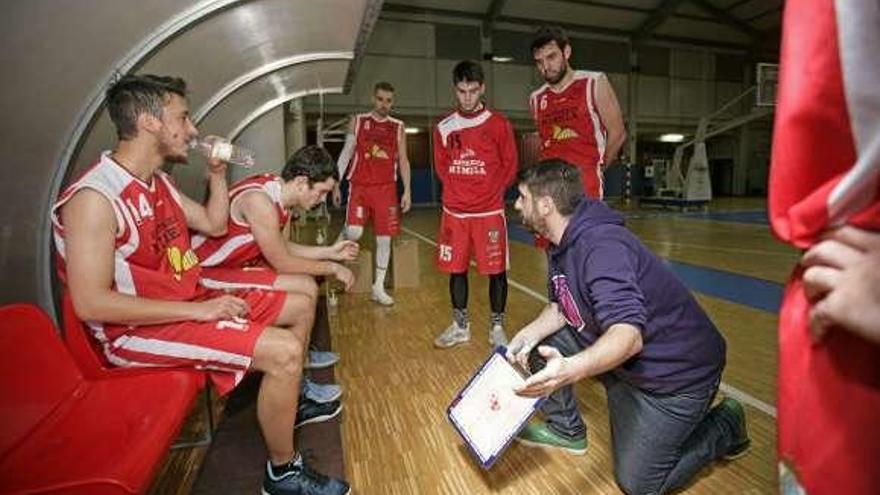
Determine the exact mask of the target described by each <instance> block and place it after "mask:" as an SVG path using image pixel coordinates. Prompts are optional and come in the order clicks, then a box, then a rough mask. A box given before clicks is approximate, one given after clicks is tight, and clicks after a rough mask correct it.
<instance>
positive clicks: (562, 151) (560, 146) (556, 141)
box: [529, 70, 606, 199]
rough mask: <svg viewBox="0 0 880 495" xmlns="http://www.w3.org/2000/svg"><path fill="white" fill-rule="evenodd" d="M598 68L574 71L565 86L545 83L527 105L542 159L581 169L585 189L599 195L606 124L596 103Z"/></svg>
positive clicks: (595, 196)
mask: <svg viewBox="0 0 880 495" xmlns="http://www.w3.org/2000/svg"><path fill="white" fill-rule="evenodd" d="M601 76H602V73H601V72H588V71H580V70H579V71H575V73H574V80H573V81H572V82H571V83H570V84H569V85H568V87H567V88H565V89H564V90H562V91H560V92H556V91H554V90H553V88H551V87H550V85H549V84H544V85H543V86H541V87H540V88H538V89H537V90H535V91H534V92H532V95H531V97H530V98H529V108H530V110H531V112H532V118H533V119H534V120H535V126H536V127H537V128H538V135H539V136H540V138H541V159H542V160H548V159H553V158H555V159H559V160H563V161H565V162H567V163H570V164H572V165H576V166H577V167H578V168H579V169H580V171H581V180H582V181H583V184H584V192H585V193H586V194H587V196H589V197H591V198H594V199H602V194H603V193H602V167H601V165H602V163H603V161H604V159H605V138H606V131H605V125H604V124H603V123H602V119H601V117H600V116H599V108H598V106H597V104H596V89H597V86H598V83H599V78H600V77H601Z"/></svg>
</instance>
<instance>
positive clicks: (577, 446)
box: [516, 423, 587, 455]
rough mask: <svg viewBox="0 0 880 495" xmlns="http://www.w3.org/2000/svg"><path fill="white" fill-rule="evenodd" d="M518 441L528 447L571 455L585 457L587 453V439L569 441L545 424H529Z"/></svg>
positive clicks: (521, 432)
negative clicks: (561, 451) (555, 450)
mask: <svg viewBox="0 0 880 495" xmlns="http://www.w3.org/2000/svg"><path fill="white" fill-rule="evenodd" d="M516 441H517V442H519V443H521V444H523V445H526V446H528V447H539V448H543V449H561V450H564V451H566V452H568V453H569V454H574V455H584V454H586V453H587V437H586V436H584V438H579V439H577V440H568V439H566V438H565V437H562V436H560V435H558V434H556V433H554V432H553V430H551V429H550V428H549V427H548V426H547V425H546V424H545V423H534V424H528V425H526V427H525V428H523V429H522V431H520V432H519V435H517V436H516Z"/></svg>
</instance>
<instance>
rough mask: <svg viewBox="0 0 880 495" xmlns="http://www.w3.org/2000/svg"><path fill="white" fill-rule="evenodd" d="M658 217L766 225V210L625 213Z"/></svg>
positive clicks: (642, 216) (767, 220) (634, 216)
mask: <svg viewBox="0 0 880 495" xmlns="http://www.w3.org/2000/svg"><path fill="white" fill-rule="evenodd" d="M660 217H681V218H693V219H696V220H712V221H715V222H733V223H751V224H757V225H768V224H769V223H770V222H769V219H768V217H767V210H736V211H715V212H706V213H702V212H690V213H676V212H652V213H642V212H639V213H632V214H628V215H626V218H637V219H643V218H660Z"/></svg>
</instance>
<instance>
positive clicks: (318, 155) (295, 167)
mask: <svg viewBox="0 0 880 495" xmlns="http://www.w3.org/2000/svg"><path fill="white" fill-rule="evenodd" d="M300 176H302V177H305V178H307V179H308V180H309V186H311V185H312V184H314V183H316V182H324V181H325V180H327V179H329V178H331V177H332V178H333V179H336V180H337V181H338V180H339V170H337V168H336V163H335V162H334V161H333V157H331V156H330V153H328V152H327V150H325V149H324V148H322V147H320V146H315V145H314V144H310V145H308V146H303V147H302V148H300V149H298V150H296V152H294V153H293V155H291V157H290V158H289V159H288V160H287V163H286V164H285V165H284V170H282V171H281V178H282V179H284V180H285V181H289V180H293V179H295V178H297V177H300Z"/></svg>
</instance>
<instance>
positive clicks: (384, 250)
mask: <svg viewBox="0 0 880 495" xmlns="http://www.w3.org/2000/svg"><path fill="white" fill-rule="evenodd" d="M370 190H371V192H370V204H371V206H372V214H373V227H374V229H375V231H376V277H375V280H374V281H373V288H372V291H371V292H372V299H373V301H376V302H377V303H379V304H382V305H383V306H390V305H392V304H394V299H393V298H392V297H391V296H389V295H388V293H387V292H386V291H385V276H386V274H387V273H388V263H389V261H390V260H391V238H392V237H394V236H397V235H399V234H400V206H399V205H398V203H397V185H396V184H394V183H389V184H382V185H379V186H373V187H371V188H370Z"/></svg>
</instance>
